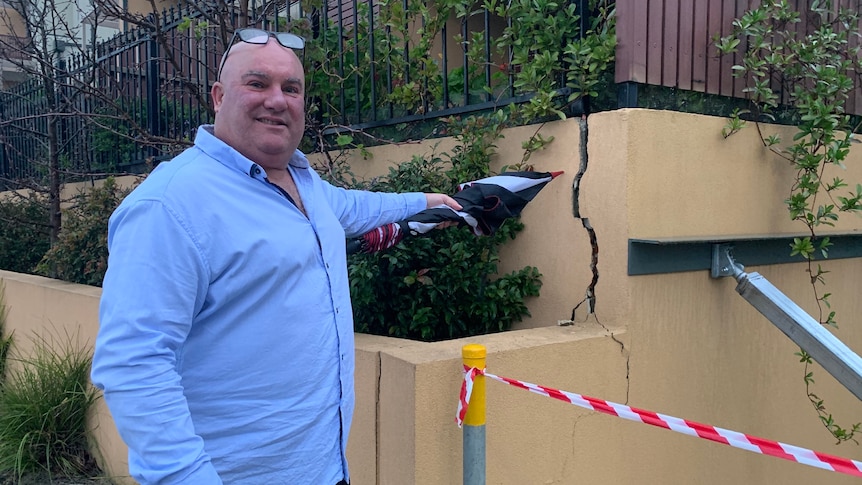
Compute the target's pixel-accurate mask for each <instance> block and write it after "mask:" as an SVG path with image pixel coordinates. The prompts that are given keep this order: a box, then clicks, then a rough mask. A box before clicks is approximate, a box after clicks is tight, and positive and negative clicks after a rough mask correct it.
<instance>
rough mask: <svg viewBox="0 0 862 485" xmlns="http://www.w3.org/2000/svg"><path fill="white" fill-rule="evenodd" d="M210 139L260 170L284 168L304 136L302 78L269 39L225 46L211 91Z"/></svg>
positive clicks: (295, 61) (288, 54) (298, 66)
mask: <svg viewBox="0 0 862 485" xmlns="http://www.w3.org/2000/svg"><path fill="white" fill-rule="evenodd" d="M211 94H212V98H213V105H214V107H215V111H216V118H215V136H217V137H218V138H219V139H221V140H222V141H224V142H225V143H227V144H228V145H230V146H232V147H233V148H234V149H236V150H237V151H239V152H240V153H242V154H243V155H245V156H246V157H247V158H249V159H250V160H252V161H253V162H256V163H258V164H260V165H261V166H263V167H264V168H284V167H286V166H287V162H288V161H289V160H290V157H291V155H293V152H294V151H295V150H296V148H297V147H298V146H299V142H300V141H301V140H302V135H303V133H304V132H305V76H304V73H303V70H302V63H301V62H300V60H299V58H298V57H297V56H296V54H295V53H294V52H293V51H292V50H290V49H288V48H286V47H282V46H281V45H279V43H278V42H276V40H275V39H269V42H267V43H266V44H264V45H259V44H249V43H245V42H240V43H238V44H235V45H234V46H233V47H231V50H230V54H229V55H228V57H227V59H226V60H225V64H224V68H223V70H222V73H221V80H219V81H218V82H216V83H215V85H214V86H213V88H212V93H211Z"/></svg>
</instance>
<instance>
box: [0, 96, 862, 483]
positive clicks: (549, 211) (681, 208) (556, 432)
mask: <svg viewBox="0 0 862 485" xmlns="http://www.w3.org/2000/svg"><path fill="white" fill-rule="evenodd" d="M723 123H724V120H722V119H719V118H712V117H706V116H699V115H690V114H681V113H674V112H663V111H648V110H621V111H616V112H608V113H599V114H594V115H591V116H590V117H589V118H588V119H587V121H586V125H585V124H584V121H582V120H567V121H563V122H555V123H550V124H548V125H545V126H544V127H543V128H542V133H543V134H544V135H546V136H548V135H554V136H555V137H556V140H555V141H554V143H553V144H551V146H549V147H548V148H547V149H546V150H544V151H542V152H539V153H536V154H534V155H533V157H532V158H531V159H530V162H531V163H532V164H534V166H535V168H536V169H537V170H565V171H566V173H565V175H563V176H562V178H558V179H556V180H554V181H553V182H551V183H550V184H549V185H548V186H547V187H546V188H545V189H544V190H543V191H542V192H541V193H540V194H539V195H538V196H537V197H536V199H535V200H534V201H533V202H531V203H530V205H528V206H527V208H526V209H525V211H524V213H523V214H522V221H523V222H524V224H525V225H526V228H525V230H524V232H523V233H522V234H521V235H519V237H518V238H517V239H516V240H515V241H514V242H513V243H512V244H511V245H510V246H509V247H507V249H506V253H505V254H504V255H503V261H505V264H506V266H507V267H508V268H519V267H521V266H523V265H526V264H531V265H535V266H537V267H538V268H539V269H540V271H541V272H542V273H543V275H544V287H543V289H542V295H541V296H540V297H538V298H536V299H534V300H533V301H531V302H530V303H529V307H530V310H531V312H532V314H533V316H532V317H531V318H530V319H528V320H525V321H524V322H522V323H521V324H520V325H519V327H518V329H516V330H513V331H510V332H505V333H500V334H494V335H486V336H480V337H474V338H470V339H462V340H451V341H445V342H436V343H423V342H413V341H406V340H399V339H391V338H385V337H378V336H370V335H357V336H356V344H357V345H356V348H357V375H356V389H357V413H356V418H355V421H354V428H353V430H352V432H351V437H350V444H349V448H348V458H349V460H350V462H351V470H352V474H353V476H352V483H354V485H364V484H384V485H385V484H393V485H403V484H408V483H409V484H428V485H432V484H435V485H436V484H440V485H448V484H453V483H460V481H461V458H460V457H461V447H462V444H461V432H460V430H459V429H458V428H457V427H456V426H455V424H454V414H455V408H456V404H457V396H458V389H459V386H460V382H461V360H460V352H461V348H462V346H463V345H465V344H467V343H480V344H483V345H485V346H486V347H487V349H488V361H487V369H488V371H489V372H492V373H495V374H497V375H501V376H505V377H511V378H515V379H520V380H524V381H528V382H533V383H537V384H541V385H545V386H549V387H553V388H558V389H562V390H566V391H569V392H573V393H578V394H583V395H587V396H594V397H596V398H599V399H604V400H609V401H614V402H618V403H624V404H628V405H630V406H633V407H637V408H641V409H646V410H650V411H655V412H658V413H663V414H667V415H670V416H676V417H680V418H684V419H688V420H693V421H697V422H701V423H706V424H710V425H714V426H719V427H722V428H726V429H730V430H734V431H739V432H742V433H747V434H750V435H754V436H759V437H763V438H766V439H770V440H777V441H781V442H784V443H788V444H792V445H796V446H800V447H803V448H810V449H814V450H817V451H821V452H824V453H828V454H832V455H837V456H842V457H847V458H852V459H856V460H862V452H860V449H859V448H858V447H857V446H855V445H853V444H850V445H846V444H845V445H842V446H836V445H835V443H834V442H835V440H834V439H833V438H832V437H831V436H830V435H829V434H828V433H827V432H826V431H825V430H824V429H823V427H822V425H821V424H820V421H819V419H818V417H817V415H816V414H815V412H814V411H813V409H812V405H811V403H810V402H809V401H808V399H807V397H806V388H805V385H804V382H803V376H804V372H805V370H804V368H803V366H801V365H800V364H799V363H798V358H797V357H796V356H795V355H794V352H796V351H798V348H797V347H796V346H795V345H794V344H793V343H792V342H791V341H790V340H788V339H787V338H786V337H785V336H784V335H783V334H782V333H781V332H780V331H779V330H778V329H776V328H775V327H774V326H773V325H772V324H770V323H769V322H768V321H767V320H766V319H765V318H764V317H762V316H761V315H760V314H759V313H758V312H757V310H755V309H754V308H753V307H752V306H751V305H749V304H748V303H747V302H746V301H745V300H744V299H743V298H741V297H740V296H739V295H738V294H736V291H735V290H734V288H735V285H736V282H735V281H734V280H733V279H732V278H718V279H712V278H710V276H709V271H707V270H702V271H689V272H681V273H669V274H657V275H642V276H629V275H628V274H627V269H626V268H627V266H626V261H627V255H628V246H627V243H628V240H629V239H631V238H645V239H650V238H655V239H684V240H688V239H693V240H699V239H706V240H712V239H713V238H718V239H723V238H728V237H730V238H733V237H751V236H759V235H772V236H776V235H788V234H794V233H799V232H801V230H802V228H800V227H797V226H796V225H795V224H793V223H792V222H791V221H789V220H788V219H789V218H788V216H787V215H786V212H785V209H784V207H783V202H782V201H783V200H784V198H785V197H786V196H787V194H788V192H789V183H790V181H791V180H792V177H793V175H794V174H793V172H792V171H791V168H790V166H789V164H787V163H786V162H784V161H782V160H780V159H779V158H778V157H776V156H774V155H771V154H769V153H768V152H767V151H766V150H764V149H763V148H762V145H761V144H760V142H759V140H758V139H757V137H756V133H755V132H754V130H753V129H751V128H750V129H747V130H744V131H743V132H741V133H739V134H737V135H734V136H733V137H731V138H730V139H728V140H724V139H723V138H722V137H721V135H720V130H721V127H722V126H723ZM585 128H587V129H588V131H587V132H584V131H583V130H584V129H585ZM535 129H536V127H535V126H534V127H524V128H520V129H516V130H511V131H507V132H506V137H505V138H504V139H503V140H501V142H500V143H499V148H498V152H499V153H500V154H504V155H501V156H499V159H498V161H497V162H498V163H500V164H502V163H514V162H515V161H517V160H515V159H516V158H520V151H521V150H520V142H521V140H523V139H524V138H525V137H526V136H527V135H528V134H530V133H532V132H534V131H535ZM767 129H768V130H771V129H772V128H767ZM788 133H789V132H788ZM583 136H586V139H587V140H588V142H587V145H586V146H587V150H586V155H587V159H586V162H587V170H586V172H585V173H584V174H583V177H582V178H581V179H580V183H579V192H578V199H577V202H578V204H577V207H578V210H577V214H579V215H580V216H581V217H585V218H588V225H589V226H590V227H592V228H593V229H594V230H595V239H596V240H597V241H598V252H597V255H598V260H597V268H598V282H597V285H596V286H595V296H596V304H595V312H594V313H592V314H588V312H587V311H585V308H586V307H585V305H582V306H581V307H579V308H578V311H577V312H576V314H575V318H574V322H572V324H571V325H568V326H559V325H557V322H558V321H559V320H567V319H570V318H571V316H572V309H573V308H574V307H575V306H577V304H578V303H579V301H580V300H582V299H583V298H584V294H585V291H586V288H587V286H588V285H589V283H590V281H591V279H592V277H593V273H592V272H591V270H590V267H589V266H590V260H591V257H592V256H593V255H594V254H595V252H594V250H593V249H592V248H591V247H590V242H589V237H588V235H587V233H586V230H585V228H584V223H583V220H581V219H579V218H576V217H575V211H574V207H575V201H574V200H573V196H572V194H573V190H572V189H573V185H574V180H575V176H576V174H577V171H578V168H579V167H580V166H581V162H582V158H581V156H582V153H581V144H580V143H581V140H582V137H583ZM443 149H445V148H444V147H443V145H440V146H438V148H437V150H443ZM423 150H428V151H430V150H432V149H431V148H423V147H419V146H417V145H412V144H411V145H403V146H396V147H387V148H385V149H374V150H373V152H374V157H373V159H371V160H369V161H364V162H360V161H359V160H357V161H356V163H355V164H354V167H353V168H354V171H355V172H357V173H361V172H362V171H368V172H369V173H373V172H374V171H375V170H379V168H380V167H382V166H384V165H386V164H387V163H390V162H396V161H400V160H406V159H408V158H409V156H408V155H410V154H413V153H416V152H417V151H419V152H421V151H423ZM860 156H862V155H860V151H859V150H858V149H857V150H855V151H854V152H853V153H852V155H851V160H848V162H847V166H848V167H849V168H848V170H847V171H845V172H843V173H842V174H841V175H842V176H843V177H844V178H845V179H846V180H847V181H848V182H850V184H851V186H852V185H855V183H856V182H857V181H859V180H862V173H860V166H862V164H860V163H859V162H860V161H859V160H858V159H859V157H860ZM860 224H862V221H860V220H859V219H858V218H855V217H852V216H846V215H845V216H844V217H843V219H842V222H841V224H840V225H839V226H838V227H837V228H836V230H837V231H840V232H842V233H847V234H855V233H856V232H858V231H859V228H860ZM788 251H789V249H788ZM740 263H743V264H745V263H746V262H745V261H740ZM822 266H823V268H824V269H826V270H828V271H830V272H829V273H828V274H827V275H826V281H827V287H826V288H827V289H828V291H830V292H831V293H832V297H831V302H832V309H833V310H835V311H836V312H837V315H838V321H839V324H840V329H838V330H836V331H835V333H836V335H837V336H838V337H839V338H840V339H841V340H842V341H844V342H845V343H846V344H847V345H849V346H850V347H851V348H855V349H859V348H862V328H860V325H859V324H858V322H855V321H854V320H855V319H856V316H857V315H860V314H862V299H859V298H857V297H856V296H857V293H858V285H859V280H858V278H859V276H858V275H859V274H862V259H860V258H853V259H842V260H834V261H825V262H823V263H822ZM746 271H749V272H754V271H756V272H759V273H761V274H763V275H764V276H765V277H766V278H767V279H768V280H769V281H771V282H772V283H773V284H775V285H776V286H777V287H778V288H780V289H781V290H782V291H783V292H784V293H785V294H787V295H788V296H789V297H791V298H792V299H793V300H795V301H796V302H797V303H798V304H800V305H801V306H802V307H803V308H805V309H806V310H808V311H809V312H813V311H814V310H815V309H816V307H815V305H814V300H813V297H812V289H811V286H810V285H809V283H808V275H807V274H806V272H805V265H804V264H801V263H792V264H783V265H770V266H748V267H746ZM0 280H2V282H3V284H4V285H5V296H6V303H7V305H8V306H9V309H8V310H9V317H8V322H9V323H8V325H9V327H10V328H11V329H12V330H14V331H15V335H16V342H21V341H23V339H22V338H18V337H20V336H23V335H26V334H27V333H28V332H31V331H33V330H34V329H38V328H41V327H45V326H47V327H48V328H49V329H50V328H53V327H54V326H68V327H71V328H73V329H79V330H80V334H79V336H80V338H81V339H82V341H89V342H92V340H93V338H94V335H95V325H96V323H95V322H96V321H97V308H96V306H97V300H98V295H99V290H98V289H97V288H89V287H82V286H79V285H72V284H68V283H63V282H57V281H52V280H47V279H44V278H40V277H35V276H29V275H19V274H14V273H9V272H0ZM813 371H814V377H815V382H816V384H815V386H814V388H812V389H811V390H812V392H815V393H816V394H817V395H818V396H820V397H821V398H823V399H824V400H825V401H826V406H827V408H828V411H829V412H830V413H831V414H832V415H833V416H834V417H835V419H836V420H837V421H838V422H839V424H842V426H845V427H848V426H850V425H852V423H854V422H857V421H859V420H860V415H862V406H860V403H859V401H858V400H857V399H856V398H855V397H853V396H852V395H851V394H850V393H849V392H848V391H847V390H845V389H844V388H843V387H842V386H840V385H839V384H838V383H837V382H836V381H835V380H834V379H833V378H832V377H831V376H829V375H828V374H827V373H826V372H825V371H824V370H822V369H820V368H819V367H817V366H815V367H814V368H813ZM487 390H488V398H487V400H488V419H487V476H488V483H495V484H527V483H529V484H533V483H544V484H554V483H559V484H568V483H602V484H631V483H639V484H667V483H698V484H707V485H709V484H716V485H718V484H726V483H746V484H761V483H762V484H767V483H769V484H772V483H784V484H803V483H806V484H807V483H828V484H842V483H847V484H849V483H855V482H856V480H855V479H853V478H851V477H849V476H845V475H840V474H838V473H835V472H830V471H824V470H819V469H815V468H812V467H808V466H804V465H800V464H797V463H792V462H789V461H785V460H781V459H778V458H773V457H768V456H762V455H758V454H755V453H750V452H746V451H742V450H739V449H736V448H731V447H729V446H725V445H721V444H717V443H714V442H711V441H707V440H702V439H698V438H694V437H690V436H683V435H681V434H678V433H674V432H671V431H667V430H663V429H658V428H655V427H651V426H646V425H643V424H640V423H634V422H630V421H626V420H622V419H618V418H614V417H610V416H607V415H604V414H600V413H596V412H593V411H588V410H584V409H581V408H577V407H574V406H571V405H568V404H565V403H562V402H559V401H557V400H553V399H549V398H546V397H542V396H539V395H536V394H532V393H529V392H525V391H523V390H520V389H516V388H513V387H510V386H505V385H503V384H500V383H497V382H489V383H488V384H487ZM108 416H109V415H108V413H107V411H106V410H104V409H102V408H100V409H99V410H97V412H96V413H95V418H96V419H94V421H93V422H94V425H95V426H97V427H98V430H99V433H100V434H99V437H100V439H101V447H102V450H103V454H104V455H105V458H106V460H107V463H108V464H109V465H110V467H111V469H112V470H113V471H114V473H115V474H117V475H122V474H123V473H124V469H125V468H124V467H125V466H126V465H125V462H124V461H123V460H124V458H123V455H124V451H123V445H122V444H121V442H119V441H118V440H117V438H116V434H115V431H114V430H113V428H112V424H111V422H110V420H109V419H108ZM851 480H853V481H852V482H851Z"/></svg>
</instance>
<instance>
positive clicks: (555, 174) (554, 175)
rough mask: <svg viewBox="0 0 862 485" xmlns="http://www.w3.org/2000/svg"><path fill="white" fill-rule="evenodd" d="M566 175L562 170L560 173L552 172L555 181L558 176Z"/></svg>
mask: <svg viewBox="0 0 862 485" xmlns="http://www.w3.org/2000/svg"><path fill="white" fill-rule="evenodd" d="M564 173H566V172H563V171H562V170H560V171H559V172H551V178H552V179H555V178H557V176H558V175H562V174H564Z"/></svg>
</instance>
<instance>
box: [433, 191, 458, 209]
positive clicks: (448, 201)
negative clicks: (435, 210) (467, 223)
mask: <svg viewBox="0 0 862 485" xmlns="http://www.w3.org/2000/svg"><path fill="white" fill-rule="evenodd" d="M425 200H426V203H427V206H426V208H431V207H437V206H440V205H445V206H447V207H450V208H452V209H454V210H456V211H457V210H461V209H462V208H463V207H461V204H459V203H458V201H457V200H455V199H453V198H452V197H449V196H448V195H446V194H425Z"/></svg>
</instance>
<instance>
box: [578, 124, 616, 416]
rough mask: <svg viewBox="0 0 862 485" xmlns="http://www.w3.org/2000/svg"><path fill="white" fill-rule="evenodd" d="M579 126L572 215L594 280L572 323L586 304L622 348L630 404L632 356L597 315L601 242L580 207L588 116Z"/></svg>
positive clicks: (597, 321) (588, 132) (598, 322)
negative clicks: (587, 244)
mask: <svg viewBox="0 0 862 485" xmlns="http://www.w3.org/2000/svg"><path fill="white" fill-rule="evenodd" d="M578 126H579V128H580V141H581V143H580V165H579V166H578V173H577V174H575V179H574V181H573V182H572V213H573V215H574V216H575V218H576V219H579V220H580V221H581V224H582V225H583V226H584V230H586V231H587V236H588V238H589V241H590V248H591V252H590V272H591V273H592V279H591V280H590V284H589V285H588V286H587V289H586V291H585V292H584V299H583V300H581V301H580V302H578V304H577V305H575V307H574V308H572V316H571V319H570V322H572V323H574V322H575V317H576V313H577V310H578V308H580V306H581V305H583V304H586V318H589V316H590V315H592V316H593V317H594V318H595V320H596V323H597V324H598V325H600V326H601V327H602V328H603V329H604V330H605V332H607V333H608V335H610V337H611V339H612V340H613V341H614V342H616V343H617V344H618V345H619V346H620V353H621V354H622V355H623V356H624V357H625V361H626V399H625V403H626V404H628V402H629V389H630V382H629V375H630V355H629V351H628V349H626V346H625V344H623V342H622V341H621V340H619V339H618V338H617V337H616V335H614V333H613V332H612V331H611V330H610V329H609V328H608V327H606V326H605V325H604V324H603V323H602V322H601V321H600V320H599V316H598V314H596V286H598V283H599V242H598V238H597V237H596V231H595V230H594V229H593V226H592V224H590V218H589V217H583V216H581V206H580V196H581V179H582V178H583V177H584V174H586V172H587V168H588V167H589V152H588V150H587V143H588V141H589V134H590V127H589V123H588V121H587V115H583V116H581V118H580V120H578Z"/></svg>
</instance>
